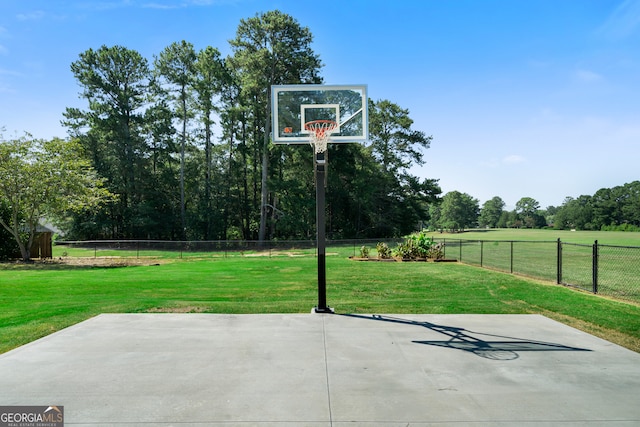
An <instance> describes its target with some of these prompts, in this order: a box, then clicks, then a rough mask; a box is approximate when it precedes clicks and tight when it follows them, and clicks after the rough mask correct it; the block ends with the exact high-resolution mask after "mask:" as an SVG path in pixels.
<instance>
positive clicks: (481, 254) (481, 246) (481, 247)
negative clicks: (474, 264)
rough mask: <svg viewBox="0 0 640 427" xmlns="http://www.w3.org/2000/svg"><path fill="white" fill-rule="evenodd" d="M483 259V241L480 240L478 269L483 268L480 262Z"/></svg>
mask: <svg viewBox="0 0 640 427" xmlns="http://www.w3.org/2000/svg"><path fill="white" fill-rule="evenodd" d="M483 258H484V240H480V267H483V265H482V261H483Z"/></svg>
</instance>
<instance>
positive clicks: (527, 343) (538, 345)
mask: <svg viewBox="0 0 640 427" xmlns="http://www.w3.org/2000/svg"><path fill="white" fill-rule="evenodd" d="M340 316H347V317H355V318H358V319H366V320H375V321H380V322H392V323H400V324H404V325H411V326H420V327H423V328H427V329H429V330H431V331H434V332H437V333H439V334H442V335H444V336H446V337H448V339H444V340H414V341H411V342H412V343H415V344H424V345H430V346H434V347H443V348H450V349H453V350H462V351H465V352H468V353H473V354H475V355H476V356H480V357H482V358H485V359H491V360H515V359H518V358H519V357H520V352H524V351H591V350H589V349H585V348H579V347H571V346H566V345H563V344H557V343H550V342H544V341H537V340H529V339H524V338H514V337H508V336H502V335H495V334H487V333H482V332H476V331H470V330H467V329H465V328H459V327H455V326H445V325H437V324H435V323H431V322H425V321H415V320H409V319H402V318H398V317H391V316H382V315H379V314H374V315H372V316H365V315H360V314H340Z"/></svg>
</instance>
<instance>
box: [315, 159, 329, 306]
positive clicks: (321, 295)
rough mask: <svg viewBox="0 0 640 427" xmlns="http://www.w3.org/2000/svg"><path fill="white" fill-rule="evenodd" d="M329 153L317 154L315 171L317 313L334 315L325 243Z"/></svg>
mask: <svg viewBox="0 0 640 427" xmlns="http://www.w3.org/2000/svg"><path fill="white" fill-rule="evenodd" d="M327 160H328V159H327V153H326V152H324V153H316V154H315V162H314V170H315V179H316V240H317V242H318V305H317V306H316V307H315V308H314V310H315V312H316V313H333V310H331V308H330V307H328V306H327V268H326V242H325V228H326V227H325V209H324V208H325V186H326V176H327V175H326V174H327V166H328V165H327Z"/></svg>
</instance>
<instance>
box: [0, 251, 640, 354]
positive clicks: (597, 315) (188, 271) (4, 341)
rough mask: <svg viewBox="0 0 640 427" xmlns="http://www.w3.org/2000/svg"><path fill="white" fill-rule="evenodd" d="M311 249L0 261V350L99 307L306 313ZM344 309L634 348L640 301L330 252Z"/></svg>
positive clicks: (333, 294) (330, 271)
mask: <svg viewBox="0 0 640 427" xmlns="http://www.w3.org/2000/svg"><path fill="white" fill-rule="evenodd" d="M316 262H317V261H316V259H315V258H313V257H295V258H286V257H279V258H267V257H264V258H261V257H256V258H241V257H237V258H228V259H217V260H200V261H198V260H183V261H174V262H170V263H164V264H160V265H152V266H135V267H118V268H78V267H70V266H56V265H53V266H15V265H3V266H0V352H5V351H8V350H10V349H12V348H15V347H17V346H19V345H22V344H25V343H27V342H30V341H33V340H35V339H37V338H40V337H42V336H45V335H47V334H49V333H52V332H54V331H57V330H60V329H62V328H64V327H67V326H70V325H73V324H75V323H78V322H80V321H83V320H85V319H88V318H90V317H92V316H95V315H98V314H101V313H141V312H206V313H307V312H309V311H310V310H311V308H312V307H313V306H314V305H316V304H317V270H316V265H317V264H316ZM327 302H328V304H329V305H330V306H332V307H334V308H335V309H336V310H337V311H338V312H341V313H434V314H435V313H496V314H511V313H541V314H544V315H547V316H549V317H551V318H554V319H556V320H560V321H562V322H564V323H567V324H570V325H572V326H575V327H578V328H580V329H583V330H586V331H588V332H590V333H594V334H596V335H599V336H602V337H604V338H607V339H610V340H612V341H614V342H617V343H619V344H621V345H624V346H626V347H628V348H631V349H634V350H636V351H640V307H638V306H636V305H633V304H626V303H622V302H617V301H612V300H609V299H605V298H601V297H598V296H594V295H590V294H587V293H583V292H579V291H576V290H572V289H567V288H564V287H562V286H558V285H554V284H548V283H542V282H537V281H533V280H528V279H525V278H522V277H515V276H512V275H509V274H504V273H499V272H495V271H489V270H483V269H480V268H477V267H472V266H468V265H461V264H457V263H417V262H412V263H384V262H356V261H351V260H348V259H346V258H345V257H342V256H330V257H328V258H327Z"/></svg>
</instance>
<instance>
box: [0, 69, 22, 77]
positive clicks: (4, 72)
mask: <svg viewBox="0 0 640 427" xmlns="http://www.w3.org/2000/svg"><path fill="white" fill-rule="evenodd" d="M1 75H5V76H21V75H22V74H20V73H19V72H17V71H13V70H7V69H6V68H0V76H1Z"/></svg>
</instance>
